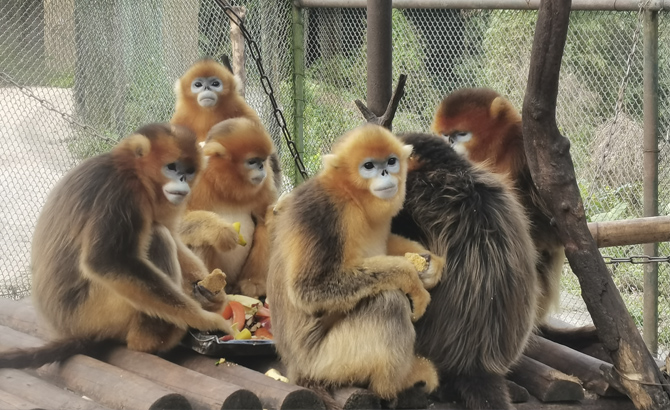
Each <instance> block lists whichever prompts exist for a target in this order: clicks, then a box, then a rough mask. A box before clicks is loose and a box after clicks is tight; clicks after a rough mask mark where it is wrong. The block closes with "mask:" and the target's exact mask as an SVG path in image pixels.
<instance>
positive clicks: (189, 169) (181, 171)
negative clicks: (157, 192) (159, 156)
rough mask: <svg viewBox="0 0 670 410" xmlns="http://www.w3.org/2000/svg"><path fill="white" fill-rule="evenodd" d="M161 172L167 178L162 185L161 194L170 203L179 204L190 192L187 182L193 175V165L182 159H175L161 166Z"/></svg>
mask: <svg viewBox="0 0 670 410" xmlns="http://www.w3.org/2000/svg"><path fill="white" fill-rule="evenodd" d="M162 172H163V175H165V176H166V177H167V178H168V182H167V183H166V184H164V185H163V194H165V197H166V198H167V200H168V201H170V202H171V203H173V204H175V205H179V204H181V203H182V202H184V199H186V196H187V195H188V194H189V193H190V192H191V186H190V185H189V184H190V182H191V181H192V180H193V178H194V177H195V167H194V166H193V165H190V164H186V163H184V162H183V161H175V162H171V163H169V164H167V165H165V166H163V169H162Z"/></svg>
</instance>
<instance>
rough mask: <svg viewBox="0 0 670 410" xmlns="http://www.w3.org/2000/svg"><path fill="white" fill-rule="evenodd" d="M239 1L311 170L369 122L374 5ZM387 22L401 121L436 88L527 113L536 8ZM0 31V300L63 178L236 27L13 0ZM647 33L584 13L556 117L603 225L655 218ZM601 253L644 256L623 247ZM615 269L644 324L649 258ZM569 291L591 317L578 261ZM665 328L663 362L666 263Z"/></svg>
mask: <svg viewBox="0 0 670 410" xmlns="http://www.w3.org/2000/svg"><path fill="white" fill-rule="evenodd" d="M229 3H230V4H231V5H238V6H244V8H245V10H246V13H245V14H246V17H245V19H246V26H247V29H248V31H249V33H250V35H251V36H252V38H253V40H254V41H255V42H256V46H257V47H258V51H259V52H260V55H261V56H262V59H263V67H264V70H265V73H266V74H267V76H268V79H269V83H271V84H272V86H273V89H274V93H275V95H274V98H275V100H276V102H277V105H278V106H279V108H281V109H282V111H283V113H284V118H285V119H286V123H287V126H288V129H289V130H291V131H292V132H293V133H294V136H295V137H297V138H299V137H300V136H301V135H304V141H303V140H302V139H301V140H300V141H297V142H298V145H299V146H301V147H303V148H302V149H303V153H302V154H303V161H304V163H305V165H306V167H307V170H308V172H309V174H310V175H312V174H314V173H315V172H316V171H317V170H318V168H319V166H320V162H321V158H320V157H321V155H322V154H323V153H325V152H327V151H328V149H329V147H330V144H331V142H332V141H333V140H334V139H335V138H336V137H337V136H339V135H341V134H342V133H344V132H345V131H347V130H349V129H350V128H352V127H354V126H356V125H358V124H361V123H362V116H361V114H360V113H359V112H358V110H357V109H356V106H355V105H354V103H353V101H354V100H355V99H362V100H365V98H366V95H365V93H366V77H367V73H366V61H365V59H366V53H367V50H366V41H365V38H366V11H365V9H360V8H358V9H356V8H348V9H325V8H319V9H294V8H293V5H292V2H291V1H272V2H270V1H263V0H247V1H241V0H240V1H230V2H229ZM392 16H393V70H394V78H395V79H397V77H398V75H399V74H400V73H405V74H407V75H408V81H407V86H406V89H405V92H406V93H405V96H404V98H403V100H402V102H401V104H400V107H399V112H398V114H397V115H396V119H395V121H394V130H395V131H399V132H403V131H416V130H427V129H428V127H429V124H430V122H431V119H432V115H433V110H434V109H435V107H436V105H437V104H438V102H439V101H440V99H441V98H442V97H444V96H445V95H446V94H448V93H449V92H451V91H452V90H454V89H456V88H459V87H464V86H487V87H491V88H494V89H496V90H497V91H499V92H500V93H502V94H504V95H506V96H508V97H509V98H510V99H511V101H512V102H513V103H514V104H515V105H516V106H517V107H518V108H519V109H520V108H521V104H522V101H523V94H524V91H525V86H526V77H527V72H528V66H529V61H530V50H531V45H532V41H533V33H534V29H535V20H536V16H537V13H536V12H535V11H519V10H515V11H505V10H448V9H445V10H438V9H403V10H400V9H394V10H393V15H392ZM0 27H2V30H1V31H0V138H2V141H3V144H2V148H0V167H1V169H2V172H3V175H4V178H2V181H1V182H0V190H1V191H2V193H3V199H4V200H3V201H1V202H0V211H1V212H0V220H1V221H2V225H1V227H0V234H1V236H0V238H1V239H0V241H1V242H0V250H1V251H0V296H10V297H19V296H23V295H26V294H28V293H29V291H30V274H29V260H30V258H29V254H30V251H31V249H30V241H31V235H32V230H33V228H34V223H35V220H36V218H37V215H38V213H39V211H40V209H41V207H42V204H43V202H44V199H45V196H46V194H47V193H48V191H49V190H50V189H51V187H52V186H53V185H54V183H55V182H56V181H57V180H58V179H59V178H60V177H61V176H62V175H63V174H64V173H65V172H66V171H67V170H68V169H70V168H71V167H72V166H74V165H75V164H76V163H77V162H78V161H80V160H81V159H83V158H85V157H88V156H90V155H93V154H96V153H99V152H101V151H104V150H106V149H108V148H109V147H110V146H111V145H112V144H113V143H114V142H115V141H117V140H118V139H119V138H121V137H123V136H125V135H127V134H128V133H130V132H131V131H132V130H134V129H135V128H137V127H138V126H139V125H141V124H143V123H146V122H154V121H166V120H168V119H169V118H170V116H171V114H172V109H173V105H174V95H173V91H172V84H173V83H174V81H175V80H176V78H178V77H179V75H180V74H181V73H182V72H183V71H185V70H186V68H187V67H188V66H189V65H190V64H191V63H192V62H193V61H194V60H195V59H196V58H198V57H201V56H213V57H218V56H220V55H222V54H227V55H230V54H231V34H230V28H231V27H230V22H229V19H228V17H227V16H226V15H225V14H224V12H223V11H222V9H221V7H220V6H219V5H218V4H217V3H216V1H214V0H150V1H142V2H134V1H131V0H113V1H103V0H98V1H95V0H93V1H90V0H87V1H84V0H4V1H3V2H2V3H0ZM658 31H659V77H658V82H659V89H658V97H659V103H660V104H659V105H660V107H659V111H660V114H659V135H660V139H659V148H660V154H659V164H660V165H659V182H660V183H659V187H658V189H659V213H660V214H661V215H668V213H669V211H670V162H668V161H667V157H668V154H670V144H669V140H670V72H669V70H670V18H669V16H668V13H667V12H660V13H659V29H658ZM642 34H643V23H642V13H641V12H639V11H629V12H613V11H612V12H609V11H576V12H573V13H572V14H571V20H570V28H569V32H568V39H567V44H566V48H565V54H564V58H563V65H562V67H561V79H560V91H559V97H558V98H559V100H558V111H557V116H558V124H559V126H560V129H561V131H562V133H563V134H564V135H566V136H567V137H569V138H570V140H571V143H572V148H571V153H572V157H573V161H574V163H575V168H576V171H577V175H578V182H579V184H580V187H581V191H582V196H583V199H584V204H585V206H586V210H587V215H588V217H589V220H591V221H605V220H617V219H627V218H633V217H640V216H642V175H643V172H642V157H643V149H642V133H643V127H642V95H643V93H642V63H643V51H642V50H643V47H642ZM302 36H304V39H303V37H302ZM246 56H247V60H246V64H245V71H246V84H245V90H246V94H245V96H246V99H247V100H248V102H249V104H250V105H251V106H252V107H253V108H255V109H256V110H257V111H258V112H259V114H260V115H261V118H262V119H263V121H264V124H265V126H266V127H267V128H268V130H269V131H270V133H271V135H272V136H273V138H274V139H275V142H276V144H277V146H278V147H279V150H280V153H281V158H282V167H283V170H284V174H285V180H284V189H285V190H288V189H290V188H291V187H292V186H293V184H294V181H296V180H299V178H296V177H295V175H294V174H295V168H294V165H293V160H292V159H291V157H290V155H289V153H288V150H287V148H286V144H285V141H284V140H283V135H284V134H283V132H282V130H281V128H280V127H279V126H278V124H277V121H276V120H275V114H274V113H273V109H272V106H271V103H270V100H271V99H270V98H268V96H267V95H266V93H265V92H264V88H266V87H263V84H262V82H261V80H260V76H259V71H258V69H257V67H256V62H255V61H254V59H253V58H252V55H251V53H250V52H249V48H248V47H247V52H246ZM296 64H298V65H297V66H296ZM296 84H299V85H300V86H299V87H297V88H296ZM301 90H302V91H301ZM303 103H304V110H302V109H300V107H301V106H302V104H303ZM296 107H298V110H297V111H296ZM297 119H299V120H297ZM32 251H33V252H39V250H32ZM602 253H603V254H605V255H609V256H612V257H615V258H626V257H629V256H631V255H640V254H642V253H643V252H642V247H641V246H627V247H618V248H607V249H603V251H602ZM659 254H660V255H668V254H670V246H668V244H667V243H664V244H661V245H660V247H659ZM608 266H610V267H611V268H612V269H611V270H612V274H613V276H614V279H615V282H616V284H617V286H618V287H619V290H620V291H621V293H622V295H623V297H624V300H625V301H626V303H627V305H628V307H629V310H630V312H631V314H632V315H633V317H634V319H635V320H636V323H637V324H638V325H639V326H642V292H643V285H644V283H643V269H642V267H641V266H643V265H641V264H631V263H615V264H611V265H608ZM562 294H563V297H562V301H561V302H562V304H561V311H560V312H559V313H558V316H559V317H560V318H561V319H563V320H566V321H568V322H570V323H573V324H582V323H588V322H589V320H590V319H589V316H588V313H587V312H586V309H585V308H584V306H583V302H582V301H581V297H580V289H579V285H578V282H577V280H576V278H575V277H574V275H573V274H572V273H571V272H569V268H568V267H566V274H565V275H564V281H563V292H562ZM658 328H659V343H660V350H661V351H660V352H659V354H660V355H661V356H663V355H666V354H667V349H668V346H670V264H668V263H661V264H660V265H659V324H658Z"/></svg>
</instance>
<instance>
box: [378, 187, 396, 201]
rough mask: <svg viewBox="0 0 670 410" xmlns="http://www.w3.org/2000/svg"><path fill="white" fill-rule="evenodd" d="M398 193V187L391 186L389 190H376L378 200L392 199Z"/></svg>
mask: <svg viewBox="0 0 670 410" xmlns="http://www.w3.org/2000/svg"><path fill="white" fill-rule="evenodd" d="M397 192H398V187H397V186H390V187H387V188H382V189H375V190H374V194H375V196H376V197H377V198H380V199H390V198H393V197H394V196H395V194H396V193H397Z"/></svg>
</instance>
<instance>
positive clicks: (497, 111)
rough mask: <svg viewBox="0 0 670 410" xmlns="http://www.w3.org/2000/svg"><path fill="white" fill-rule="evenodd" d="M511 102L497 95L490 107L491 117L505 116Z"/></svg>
mask: <svg viewBox="0 0 670 410" xmlns="http://www.w3.org/2000/svg"><path fill="white" fill-rule="evenodd" d="M508 105H509V103H508V102H507V100H506V99H504V98H503V97H496V98H494V99H493V101H491V106H490V107H489V115H490V116H491V118H499V117H503V116H504V115H505V114H507V111H508V109H509V107H508Z"/></svg>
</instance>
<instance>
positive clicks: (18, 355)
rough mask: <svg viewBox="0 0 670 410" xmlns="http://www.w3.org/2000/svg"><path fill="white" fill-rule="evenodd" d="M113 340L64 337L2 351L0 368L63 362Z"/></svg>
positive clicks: (108, 344) (30, 366)
mask: <svg viewBox="0 0 670 410" xmlns="http://www.w3.org/2000/svg"><path fill="white" fill-rule="evenodd" d="M113 344H114V343H113V342H112V341H111V340H95V339H81V338H79V339H63V340H55V341H52V342H49V343H47V344H46V345H44V346H40V347H35V348H30V349H13V350H8V351H5V352H2V353H0V368H11V369H24V368H38V367H41V366H43V365H45V364H48V363H53V362H62V361H64V360H67V359H69V358H70V357H72V356H74V355H76V354H85V355H91V354H93V353H95V352H99V351H100V350H102V349H104V348H105V347H108V346H112V345H113Z"/></svg>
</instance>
